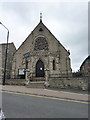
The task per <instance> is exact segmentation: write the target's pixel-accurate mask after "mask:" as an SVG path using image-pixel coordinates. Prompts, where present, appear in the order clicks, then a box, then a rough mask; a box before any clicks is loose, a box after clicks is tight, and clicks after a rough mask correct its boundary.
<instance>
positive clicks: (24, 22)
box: [0, 1, 88, 72]
mask: <svg viewBox="0 0 90 120" xmlns="http://www.w3.org/2000/svg"><path fill="white" fill-rule="evenodd" d="M40 12H42V21H43V23H44V24H45V26H46V27H47V28H48V29H49V30H50V31H51V32H52V34H53V35H54V36H55V37H56V38H57V39H58V40H59V41H60V43H61V44H62V45H63V46H64V47H65V48H66V49H67V50H69V51H70V53H71V54H70V59H71V68H72V71H73V72H76V71H78V70H79V68H80V66H81V64H82V62H83V61H84V60H85V58H86V57H87V56H88V2H87V1H86V2H81V1H80V2H66V1H65V2H60V1H58V2H45V1H44V2H41V1H39V2H31V1H26V2H21V1H20V2H15V1H14V2H7V1H5V2H0V22H2V23H3V24H4V25H5V26H6V27H7V28H8V29H9V33H10V36H9V42H14V44H15V46H16V48H18V47H19V46H20V45H21V44H22V42H23V41H24V40H25V39H26V38H27V36H28V35H29V34H30V33H31V31H33V29H34V28H35V27H36V26H37V24H38V23H39V21H40ZM6 36H7V30H6V29H5V28H4V27H3V26H2V25H0V43H5V42H6V39H7V38H6Z"/></svg>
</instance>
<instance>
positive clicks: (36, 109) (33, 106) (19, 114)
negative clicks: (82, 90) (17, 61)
mask: <svg viewBox="0 0 90 120" xmlns="http://www.w3.org/2000/svg"><path fill="white" fill-rule="evenodd" d="M2 101H3V102H2V108H3V112H4V115H5V117H6V118H88V104H86V103H81V102H74V101H68V100H63V99H62V100H60V99H58V98H57V99H54V98H52V97H51V98H50V97H44V96H41V97H40V96H37V95H34V96H33V95H28V94H26V95H25V94H23V93H21V94H16V93H13V92H12V93H9V92H2Z"/></svg>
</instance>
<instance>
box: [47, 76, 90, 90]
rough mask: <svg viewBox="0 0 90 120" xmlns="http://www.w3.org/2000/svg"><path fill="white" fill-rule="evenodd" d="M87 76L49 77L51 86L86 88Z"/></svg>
mask: <svg viewBox="0 0 90 120" xmlns="http://www.w3.org/2000/svg"><path fill="white" fill-rule="evenodd" d="M88 80H89V78H49V84H50V87H51V88H63V89H68V88H69V89H79V90H88Z"/></svg>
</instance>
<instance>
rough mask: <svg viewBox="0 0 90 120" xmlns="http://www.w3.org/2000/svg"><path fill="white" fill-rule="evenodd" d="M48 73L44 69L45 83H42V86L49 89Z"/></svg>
mask: <svg viewBox="0 0 90 120" xmlns="http://www.w3.org/2000/svg"><path fill="white" fill-rule="evenodd" d="M48 72H49V70H48V69H45V83H44V85H45V86H46V87H49V85H50V84H49V80H48V77H49V76H48Z"/></svg>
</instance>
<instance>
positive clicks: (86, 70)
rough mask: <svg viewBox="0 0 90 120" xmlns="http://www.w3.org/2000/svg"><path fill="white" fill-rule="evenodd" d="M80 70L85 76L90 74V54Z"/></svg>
mask: <svg viewBox="0 0 90 120" xmlns="http://www.w3.org/2000/svg"><path fill="white" fill-rule="evenodd" d="M80 72H81V73H82V75H83V76H90V55H89V56H88V57H87V58H86V59H85V60H84V61H83V63H82V65H81V66H80Z"/></svg>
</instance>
